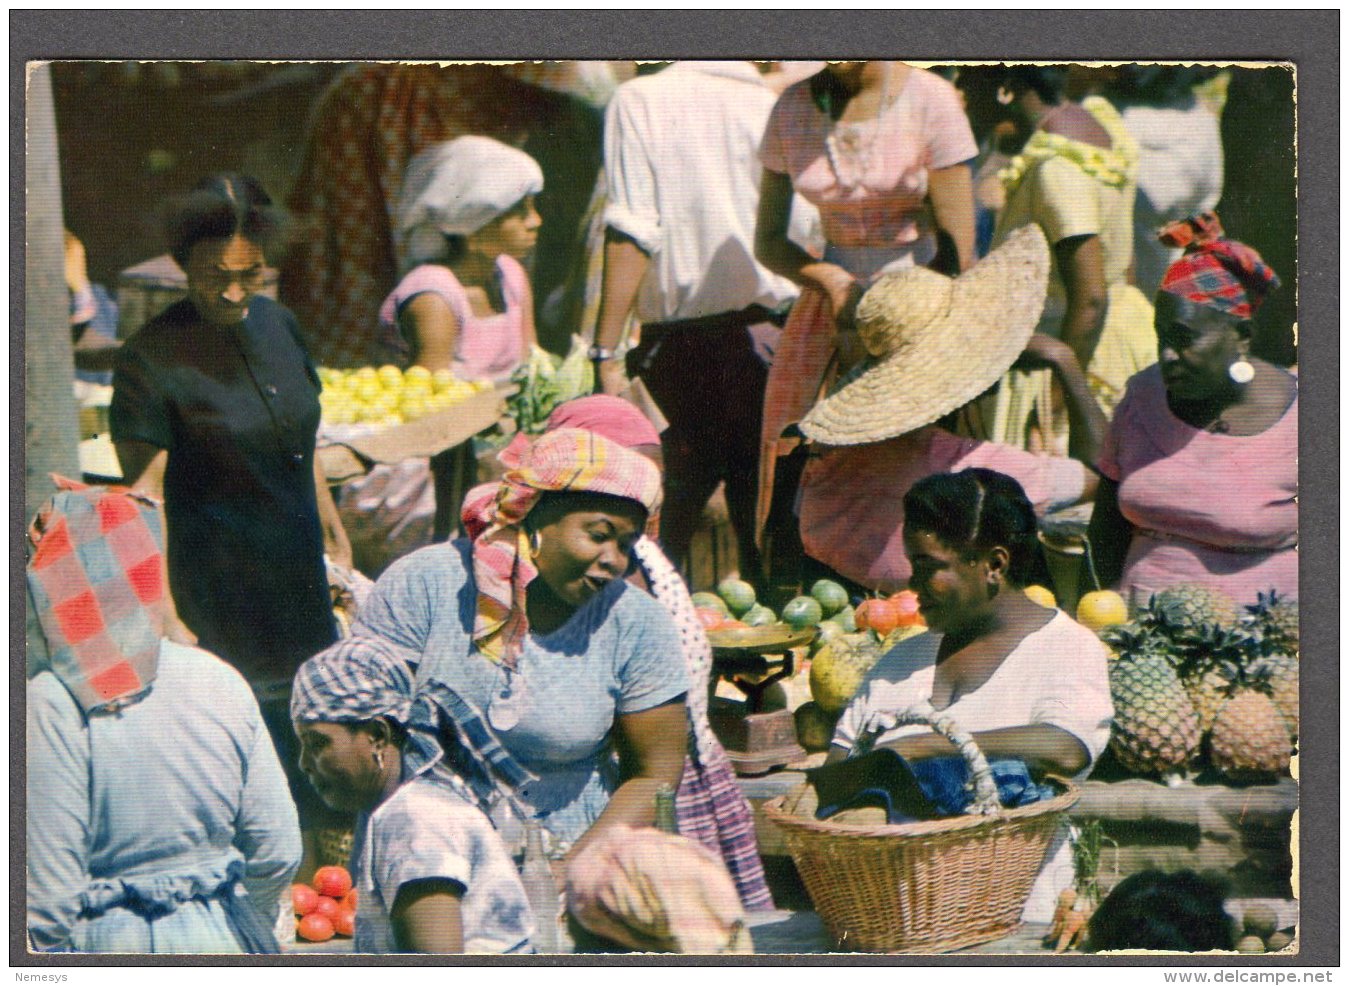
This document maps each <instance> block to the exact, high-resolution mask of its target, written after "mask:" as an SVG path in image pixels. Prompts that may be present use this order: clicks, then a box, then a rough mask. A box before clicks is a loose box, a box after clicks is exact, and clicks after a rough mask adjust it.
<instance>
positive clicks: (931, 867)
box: [763, 710, 1079, 953]
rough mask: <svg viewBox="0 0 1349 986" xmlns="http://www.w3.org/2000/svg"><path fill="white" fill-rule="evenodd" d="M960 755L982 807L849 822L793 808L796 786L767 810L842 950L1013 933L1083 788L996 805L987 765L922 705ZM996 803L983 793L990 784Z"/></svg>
mask: <svg viewBox="0 0 1349 986" xmlns="http://www.w3.org/2000/svg"><path fill="white" fill-rule="evenodd" d="M900 722H901V723H904V722H929V723H930V724H931V725H932V726H933V727H934V728H936V729H937V730H938V732H941V733H942V734H943V735H946V736H947V737H948V738H949V739H952V740H953V742H956V745H957V746H958V747H960V749H961V752H962V753H963V754H965V756H966V760H967V761H968V762H969V763H970V767H971V771H972V773H973V775H974V776H975V780H976V795H975V807H974V809H973V810H975V811H977V812H981V813H979V814H968V815H962V816H959V817H956V818H943V819H938V820H935V821H928V822H910V823H907V824H904V825H849V824H842V823H838V822H821V821H817V820H816V819H815V818H814V817H813V816H811V817H805V816H802V815H797V814H794V813H793V812H792V811H790V810H788V808H787V807H786V805H787V804H788V803H790V802H791V801H792V799H793V797H794V796H793V795H792V794H788V795H786V796H784V797H779V798H774V799H773V800H772V801H769V802H768V803H766V804H765V805H764V807H763V812H764V814H765V815H766V816H767V817H768V818H769V819H770V820H771V821H772V822H773V823H774V824H776V825H777V826H778V827H779V828H780V829H781V830H782V835H783V841H784V842H785V843H786V845H787V851H788V852H789V853H791V857H792V860H793V861H794V862H795V863H796V868H797V870H798V871H799V872H800V874H801V879H802V881H803V882H804V883H805V886H806V890H807V891H808V892H809V893H810V898H811V900H812V901H813V902H814V904H815V910H816V911H817V912H818V913H819V915H820V919H821V920H822V921H823V922H824V925H825V928H826V929H827V930H828V931H829V933H830V934H831V935H833V937H834V940H835V942H837V944H838V946H839V948H840V949H842V950H844V951H850V952H908V953H933V952H948V951H952V950H954V949H958V948H965V947H968V946H970V945H977V944H979V943H981V942H986V941H993V940H995V939H998V938H1002V937H1004V936H1006V935H1008V934H1010V933H1011V932H1012V931H1013V930H1015V929H1016V927H1017V926H1018V925H1019V924H1020V921H1021V910H1022V908H1023V907H1024V906H1025V903H1026V898H1027V897H1029V896H1030V890H1031V885H1032V884H1033V883H1034V882H1035V877H1036V875H1037V874H1038V873H1039V871H1040V867H1041V865H1042V864H1043V863H1044V859H1045V854H1046V852H1047V851H1048V849H1049V845H1050V841H1051V840H1052V839H1053V837H1054V834H1055V832H1056V831H1057V829H1058V825H1059V821H1060V818H1061V816H1062V815H1063V813H1064V812H1065V811H1067V810H1068V809H1069V808H1070V807H1072V805H1073V804H1074V803H1076V801H1077V799H1078V796H1079V791H1078V789H1077V787H1076V786H1074V785H1073V784H1071V783H1065V784H1064V787H1065V790H1064V793H1062V794H1060V795H1058V796H1057V797H1055V798H1052V799H1050V800H1048V801H1040V802H1037V803H1035V804H1033V805H1027V806H1026V807H1024V808H1012V809H1003V808H1001V807H999V806H998V805H997V794H996V787H995V786H994V785H993V782H992V777H991V774H990V773H989V771H988V763H987V761H986V760H985V759H984V757H983V755H982V754H981V753H979V751H978V749H977V747H975V746H974V742H973V740H971V739H970V738H969V736H968V734H966V733H963V732H961V731H960V730H959V727H957V726H955V725H954V723H952V722H951V720H950V719H949V718H948V717H943V716H940V715H936V714H934V713H931V712H930V710H918V711H916V712H915V713H913V714H906V715H905V716H903V717H901V719H900ZM990 789H991V790H992V795H991V797H992V801H991V802H990V801H989V790H990Z"/></svg>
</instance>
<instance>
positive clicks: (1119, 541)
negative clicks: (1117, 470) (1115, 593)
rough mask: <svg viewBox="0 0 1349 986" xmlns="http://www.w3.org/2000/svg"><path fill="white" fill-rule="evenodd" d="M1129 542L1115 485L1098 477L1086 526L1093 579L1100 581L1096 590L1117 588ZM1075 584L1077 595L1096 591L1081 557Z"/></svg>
mask: <svg viewBox="0 0 1349 986" xmlns="http://www.w3.org/2000/svg"><path fill="white" fill-rule="evenodd" d="M1132 539H1133V525H1132V524H1130V523H1129V521H1128V519H1127V518H1125V516H1124V514H1122V513H1120V509H1119V483H1117V482H1115V481H1114V480H1113V479H1107V478H1106V477H1104V476H1102V477H1101V482H1100V487H1099V488H1098V489H1097V491H1096V506H1095V507H1094V508H1093V509H1092V512H1091V523H1090V524H1089V525H1088V526H1087V542H1088V543H1089V544H1090V545H1091V558H1092V562H1093V563H1094V565H1095V566H1096V577H1097V578H1099V579H1100V580H1101V585H1100V588H1102V589H1108V588H1110V587H1111V586H1115V585H1118V584H1119V580H1120V576H1122V575H1123V574H1124V559H1125V556H1126V555H1127V554H1128V552H1129V542H1130V541H1131V540H1132ZM1077 584H1078V589H1079V591H1081V592H1084V593H1085V592H1090V591H1091V590H1093V589H1096V588H1097V586H1096V585H1094V584H1093V583H1092V579H1091V571H1090V569H1089V568H1088V566H1087V561H1086V558H1085V557H1084V558H1083V559H1082V567H1081V569H1080V571H1079V573H1078V577H1077Z"/></svg>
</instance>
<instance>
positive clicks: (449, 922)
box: [389, 879, 464, 955]
mask: <svg viewBox="0 0 1349 986" xmlns="http://www.w3.org/2000/svg"><path fill="white" fill-rule="evenodd" d="M463 896H464V887H463V885H462V884H460V883H459V882H457V881H455V880H441V879H431V880H414V881H413V882H411V883H405V884H403V885H402V886H401V887H399V888H398V896H397V897H395V898H394V902H393V907H392V908H390V910H389V920H390V922H391V923H392V924H393V935H394V941H395V942H397V943H398V949H399V951H402V952H418V953H421V954H424V955H452V954H458V953H461V952H463V950H464V920H463V913H462V907H461V898H462V897H463Z"/></svg>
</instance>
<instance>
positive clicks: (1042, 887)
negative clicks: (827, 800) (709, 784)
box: [829, 469, 1114, 921]
mask: <svg viewBox="0 0 1349 986" xmlns="http://www.w3.org/2000/svg"><path fill="white" fill-rule="evenodd" d="M904 512H905V527H904V550H905V552H906V553H907V554H908V557H909V562H910V564H911V565H912V567H913V575H912V577H911V578H910V580H909V585H910V586H911V587H912V588H913V589H914V590H915V591H916V592H917V593H918V604H919V608H920V611H921V612H922V614H923V618H924V619H925V620H926V621H927V625H928V627H929V629H930V632H929V633H924V634H920V635H919V636H916V637H910V638H909V639H908V640H905V641H903V642H901V643H900V644H898V645H897V646H895V647H894V648H893V649H892V650H891V651H889V653H887V654H886V655H885V656H884V657H882V658H881V659H880V661H879V662H878V663H877V664H876V665H875V667H873V668H872V669H871V671H870V672H869V673H868V675H867V677H866V680H865V681H864V682H863V684H862V687H861V689H860V690H859V691H858V693H857V697H856V698H855V699H853V701H852V703H851V704H850V705H849V706H848V708H847V709H846V710H845V711H844V713H843V717H842V718H841V719H840V720H839V724H838V729H837V731H836V732H835V734H834V739H833V746H832V749H831V750H830V755H829V756H830V760H839V759H842V758H843V757H844V756H845V755H846V754H847V753H848V752H850V751H851V750H853V748H854V747H855V746H856V745H857V744H859V743H861V742H863V741H866V742H871V743H875V744H876V745H882V746H888V747H890V748H892V749H894V750H896V751H897V752H898V753H899V754H900V755H901V756H903V757H905V758H906V759H909V760H921V759H927V758H930V757H942V756H954V755H955V753H956V750H955V747H953V746H952V745H951V744H950V742H948V741H947V740H946V739H945V738H944V737H942V736H940V735H939V734H937V733H936V732H933V731H931V730H929V729H927V727H925V726H921V725H919V726H905V727H900V728H895V727H894V722H895V717H896V716H898V715H899V714H900V713H902V712H904V711H906V710H908V709H910V708H912V707H914V706H916V705H918V704H920V703H924V702H927V703H931V705H932V707H933V708H934V709H936V710H938V711H939V712H947V713H949V715H950V716H951V718H953V719H955V721H956V722H957V723H959V724H960V725H961V726H962V727H963V728H964V729H965V730H967V731H968V732H970V733H972V734H973V735H974V738H975V740H976V741H977V742H978V744H979V747H980V749H981V750H983V752H984V754H985V755H986V756H988V757H989V758H990V759H994V758H999V759H1002V758H1015V759H1020V760H1022V761H1024V762H1025V764H1026V766H1027V767H1028V768H1029V770H1030V772H1031V774H1032V775H1034V776H1036V777H1037V778H1038V777H1039V776H1042V775H1046V774H1053V775H1057V776H1059V777H1068V778H1074V777H1075V778H1081V777H1085V776H1086V774H1087V772H1088V771H1089V770H1090V769H1091V765H1092V763H1093V761H1094V760H1095V759H1096V757H1098V756H1099V755H1100V754H1101V753H1102V752H1103V751H1104V749H1105V746H1106V743H1107V742H1108V741H1109V739H1110V722H1111V719H1112V717H1113V715H1114V708H1113V706H1112V704H1111V700H1110V684H1109V679H1108V674H1107V670H1106V652H1105V647H1104V645H1103V644H1102V643H1101V642H1100V641H1099V640H1098V639H1097V638H1096V635H1095V634H1093V633H1092V632H1091V631H1090V630H1088V629H1087V628H1086V627H1083V626H1081V625H1080V624H1078V623H1076V622H1075V621H1074V620H1073V619H1072V618H1070V617H1069V616H1068V614H1066V613H1064V612H1062V611H1061V610H1057V609H1050V608H1046V607H1044V606H1041V605H1039V604H1038V603H1035V602H1033V601H1031V600H1030V599H1029V598H1028V597H1027V596H1026V595H1025V593H1024V592H1023V591H1022V589H1023V588H1024V586H1025V585H1026V584H1027V582H1028V581H1029V580H1030V578H1031V576H1032V573H1033V572H1034V571H1035V569H1036V568H1037V567H1038V562H1037V558H1036V554H1037V553H1038V552H1039V550H1040V548H1039V541H1038V539H1037V536H1036V523H1035V511H1034V509H1033V508H1032V507H1031V503H1030V501H1029V500H1028V499H1027V498H1026V494H1025V492H1024V491H1023V490H1022V489H1021V486H1020V484H1018V483H1017V481H1016V480H1014V479H1012V478H1011V477H1010V476H1006V475H1004V474H1002V473H998V472H994V471H993V470H991V469H965V470H962V471H960V472H957V473H938V474H936V475H933V476H928V477H927V478H925V479H922V480H920V481H919V482H917V483H915V484H914V485H913V487H912V488H910V489H909V491H908V493H906V494H905V496H904ZM1072 880H1073V868H1072V859H1071V851H1070V847H1069V846H1068V845H1067V843H1066V842H1065V841H1064V840H1063V838H1062V836H1061V835H1060V837H1059V838H1058V839H1057V840H1056V842H1055V843H1053V844H1051V848H1050V850H1049V854H1048V856H1047V858H1046V863H1045V865H1044V868H1043V869H1042V870H1041V872H1040V876H1039V878H1038V879H1037V881H1036V883H1035V885H1034V887H1033V888H1032V890H1031V894H1030V899H1029V900H1028V901H1027V903H1026V908H1025V911H1024V912H1023V914H1022V917H1023V920H1027V921H1048V920H1049V918H1050V914H1051V912H1052V909H1053V905H1054V898H1055V896H1056V895H1057V894H1058V893H1059V892H1060V891H1062V890H1064V889H1065V888H1067V887H1068V886H1069V885H1071V883H1072Z"/></svg>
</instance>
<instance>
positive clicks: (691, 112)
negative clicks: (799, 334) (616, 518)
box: [591, 61, 797, 581]
mask: <svg viewBox="0 0 1349 986" xmlns="http://www.w3.org/2000/svg"><path fill="white" fill-rule="evenodd" d="M776 99H777V93H776V92H775V91H774V89H772V88H770V86H769V85H768V84H767V83H766V82H765V81H764V79H763V77H762V75H761V74H760V72H759V70H758V69H757V68H756V67H755V66H754V65H753V64H751V63H750V62H693V61H690V62H677V63H675V64H674V65H672V66H671V67H669V68H667V69H665V70H663V71H661V72H659V73H657V74H655V75H646V76H642V77H639V78H637V79H633V80H632V81H630V82H626V83H624V84H623V85H621V86H619V87H618V90H617V92H616V93H615V95H614V98H613V100H612V101H611V102H610V103H609V108H608V113H607V117H606V121H605V134H604V164H605V170H606V172H607V181H608V185H607V191H608V206H607V209H606V211H605V223H606V226H607V229H606V235H605V252H604V282H603V288H602V290H601V299H600V310H599V322H598V327H597V330H596V337H595V346H594V347H593V349H592V350H591V358H592V359H593V360H595V362H596V364H597V367H598V371H599V372H598V378H599V386H600V388H601V389H602V390H603V391H604V392H605V393H609V394H621V393H622V392H623V391H625V390H626V389H627V387H628V381H627V372H631V373H632V374H633V375H634V376H640V377H641V378H642V381H643V382H644V383H645V384H646V387H647V389H648V390H649V391H650V393H651V396H652V397H653V398H654V399H655V401H656V403H657V404H658V405H659V406H660V409H661V412H662V413H663V414H664V415H665V417H666V419H667V420H668V421H669V423H670V426H669V428H668V429H667V430H666V431H665V432H664V434H662V436H661V449H662V453H663V456H664V459H665V501H664V504H663V506H662V509H661V530H660V537H661V542H662V544H663V545H664V547H665V550H666V551H667V552H668V553H669V554H670V556H671V557H672V558H673V559H674V560H675V562H676V563H677V564H680V565H682V564H684V563H685V561H686V560H687V555H688V549H689V545H690V542H691V541H692V538H693V533H694V531H695V529H696V527H697V524H698V521H699V519H700V517H701V516H702V511H703V509H704V508H705V506H706V505H707V501H708V498H709V497H710V496H711V495H712V493H713V492H714V491H715V489H716V487H717V484H718V483H719V482H722V481H724V482H725V483H726V502H727V507H728V509H729V513H730V520H731V524H732V526H733V527H734V529H735V534H736V543H737V546H738V548H739V553H740V572H741V575H742V577H744V578H746V579H749V580H750V581H757V580H759V578H760V575H761V572H760V563H759V552H758V549H757V547H756V545H755V543H754V503H755V496H756V484H757V468H758V467H757V460H758V435H759V430H760V421H761V418H762V414H763V393H764V385H765V383H766V381H767V378H768V367H767V361H768V360H769V359H770V358H771V353H772V349H773V346H774V344H775V343H776V340H777V334H778V331H779V327H780V326H781V324H782V322H783V320H784V318H785V315H786V311H787V309H788V308H789V307H790V305H791V302H792V301H793V300H794V299H795V297H796V293H797V288H796V286H795V285H794V284H792V282H790V281H788V280H787V279H785V278H782V277H779V276H777V275H775V274H773V273H771V272H770V271H769V270H768V269H767V268H765V267H764V266H763V265H761V264H760V263H759V262H758V261H757V260H755V259H754V225H755V218H756V214H757V211H758V206H759V179H760V175H761V165H760V164H759V157H758V153H759V142H760V141H761V139H762V138H763V132H764V128H765V126H766V125H767V122H768V115H769V113H770V111H771V110H772V108H773V104H774V102H775V101H776ZM633 313H635V314H636V317H637V320H638V321H639V322H640V323H641V342H640V344H639V345H638V346H637V348H635V349H633V350H632V351H631V352H630V353H627V354H626V359H624V356H625V354H624V353H622V352H620V351H618V350H619V341H620V339H621V338H622V336H623V330H624V328H625V326H626V324H627V321H628V318H629V315H630V314H633Z"/></svg>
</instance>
